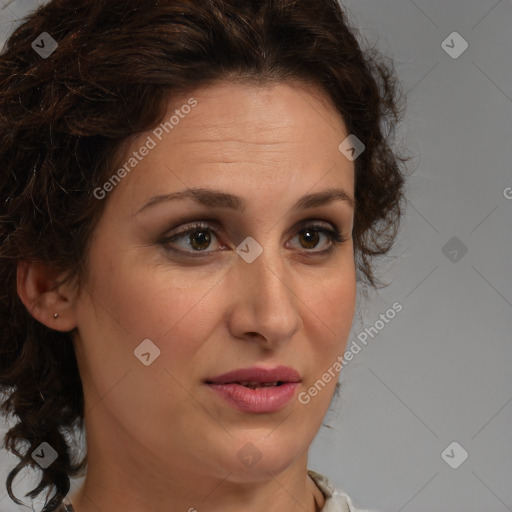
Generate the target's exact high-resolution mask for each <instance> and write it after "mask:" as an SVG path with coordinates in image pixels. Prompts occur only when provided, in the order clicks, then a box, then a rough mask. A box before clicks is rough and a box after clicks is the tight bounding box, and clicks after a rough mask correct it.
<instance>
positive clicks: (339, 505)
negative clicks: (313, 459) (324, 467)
mask: <svg viewBox="0 0 512 512" xmlns="http://www.w3.org/2000/svg"><path fill="white" fill-rule="evenodd" d="M308 475H309V476H310V477H311V478H312V479H313V481H314V482H315V484H316V485H317V486H318V487H319V489H320V490H321V491H322V493H323V495H324V496H325V504H324V507H323V509H322V512H378V511H376V510H366V509H361V508H356V507H355V506H354V504H353V503H352V500H351V499H350V497H349V495H348V494H347V493H346V492H344V491H342V490H339V489H336V488H335V487H334V484H333V483H332V482H331V481H330V480H329V478H327V477H326V476H325V475H322V474H320V473H317V472H316V471H313V470H311V469H308Z"/></svg>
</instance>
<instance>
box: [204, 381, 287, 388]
mask: <svg viewBox="0 0 512 512" xmlns="http://www.w3.org/2000/svg"><path fill="white" fill-rule="evenodd" d="M206 384H226V385H228V384H238V385H239V386H243V387H245V388H249V389H259V388H273V387H279V386H282V385H283V384H286V382H285V381H282V380H278V381H276V382H250V381H233V382H223V383H220V382H212V381H206Z"/></svg>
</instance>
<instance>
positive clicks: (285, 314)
mask: <svg viewBox="0 0 512 512" xmlns="http://www.w3.org/2000/svg"><path fill="white" fill-rule="evenodd" d="M271 239H272V237H271V236H269V235H268V233H267V236H266V237H265V243H264V245H265V247H263V246H261V245H260V244H259V243H258V242H256V241H255V240H254V239H253V240H247V239H246V241H244V242H243V243H242V244H240V246H239V247H238V248H237V252H238V253H239V254H240V255H241V256H240V261H238V262H237V264H238V265H239V268H238V269H237V274H238V277H237V279H238V283H237V286H238V288H239V289H238V290H237V292H238V293H237V297H238V298H239V303H238V305H237V307H238V308H242V310H245V308H247V310H245V314H243V315H242V316H243V317H244V318H246V319H247V318H248V319H250V320H248V322H249V323H247V324H245V326H244V330H245V331H247V332H248V331H251V332H258V333H260V334H262V335H263V336H265V337H266V338H268V339H271V338H275V339H279V338H288V337H290V336H292V335H293V333H294V332H295V330H297V329H298V326H299V323H300V315H299V312H298V310H297V297H296V292H295V291H294V290H293V284H292V282H291V278H290V275H291V274H290V272H289V269H288V268H287V263H286V261H285V259H284V254H283V251H282V249H281V247H280V246H278V244H277V243H274V242H272V241H271ZM244 250H245V251H247V250H248V252H245V253H244V252H243V251H244ZM251 251H256V252H253V254H252V257H254V255H255V254H257V256H256V257H255V258H254V259H252V257H251V256H249V257H247V255H250V254H251ZM251 260H252V261H251Z"/></svg>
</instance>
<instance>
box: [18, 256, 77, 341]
mask: <svg viewBox="0 0 512 512" xmlns="http://www.w3.org/2000/svg"><path fill="white" fill-rule="evenodd" d="M63 278H64V274H58V273H57V272H56V271H55V269H53V268H52V267H49V266H48V265H44V264H42V263H32V262H28V261H20V262H18V268H17V280H16V282H17V290H18V295H19V297H20V299H21V301H22V302H23V304H25V307H26V308H27V311H28V312H29V313H30V314H31V315H32V316H33V317H34V318H35V319H36V320H38V321H39V322H41V323H42V324H43V325H46V327H49V328H50V329H54V330H57V331H62V332H68V331H71V330H73V329H74V328H75V327H76V326H77V323H76V318H75V312H74V309H73V305H74V298H75V294H76V292H75V291H74V289H73V286H72V284H71V283H68V282H66V283H62V284H60V283H59V280H62V279H63ZM55 314H57V315H58V316H57V317H55Z"/></svg>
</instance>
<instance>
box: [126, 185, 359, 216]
mask: <svg viewBox="0 0 512 512" xmlns="http://www.w3.org/2000/svg"><path fill="white" fill-rule="evenodd" d="M179 199H192V200H193V201H195V202H196V203H198V204H201V205H204V206H208V207H210V208H230V209H232V210H236V211H239V212H244V210H245V208H246V206H247V202H246V201H245V199H243V198H242V197H239V196H235V195H233V194H228V193H226V192H221V191H219V190H213V189H207V188H189V189H186V190H182V191H180V192H173V193H171V194H162V195H157V196H154V197H152V198H151V199H149V200H148V201H147V202H146V203H145V204H144V205H143V206H142V208H140V209H139V210H138V211H137V212H136V213H134V214H133V215H138V214H139V213H141V212H142V211H144V210H147V209H149V208H152V207H154V206H156V205H158V204H161V203H164V202H168V201H173V200H179ZM333 201H344V202H346V203H348V204H349V205H350V206H351V208H352V209H355V206H356V200H355V199H354V198H352V197H351V196H350V195H348V194H347V193H346V192H345V191H344V190H343V189H341V188H330V189H328V190H324V191H323V192H316V193H314V194H307V195H305V196H302V197H301V198H300V199H299V200H298V201H297V202H296V203H295V204H294V205H293V207H292V210H304V209H307V208H315V207H318V206H323V205H326V204H329V203H332V202H333Z"/></svg>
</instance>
